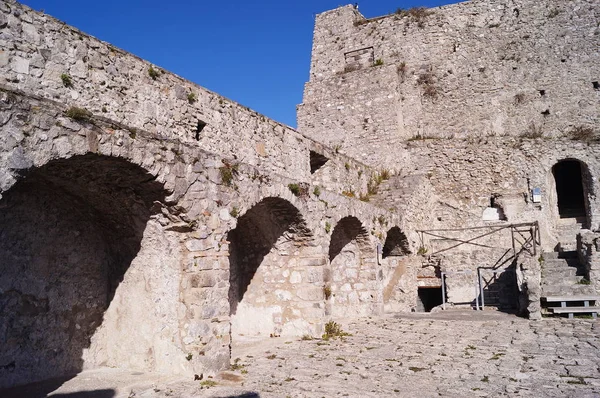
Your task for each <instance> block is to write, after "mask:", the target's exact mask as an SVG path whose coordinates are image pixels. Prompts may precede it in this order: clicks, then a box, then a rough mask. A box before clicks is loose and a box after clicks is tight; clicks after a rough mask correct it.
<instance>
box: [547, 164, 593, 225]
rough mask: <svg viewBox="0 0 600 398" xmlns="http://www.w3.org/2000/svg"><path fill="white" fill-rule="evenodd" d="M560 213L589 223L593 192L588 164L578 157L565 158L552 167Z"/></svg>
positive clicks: (560, 215) (563, 216)
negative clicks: (590, 196)
mask: <svg viewBox="0 0 600 398" xmlns="http://www.w3.org/2000/svg"><path fill="white" fill-rule="evenodd" d="M552 175H553V177H554V183H555V189H556V198H557V208H558V215H559V217H560V218H574V219H577V221H578V222H580V223H582V224H583V225H584V227H585V226H587V224H589V198H588V195H589V194H590V193H593V187H592V183H591V178H590V176H589V170H588V168H587V166H586V165H585V164H584V163H582V162H581V161H579V160H576V159H564V160H561V161H559V162H558V163H556V164H555V165H554V166H553V167H552Z"/></svg>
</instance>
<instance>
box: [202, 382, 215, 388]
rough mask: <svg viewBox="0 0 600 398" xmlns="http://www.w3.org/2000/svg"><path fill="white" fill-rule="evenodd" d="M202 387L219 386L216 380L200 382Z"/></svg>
mask: <svg viewBox="0 0 600 398" xmlns="http://www.w3.org/2000/svg"><path fill="white" fill-rule="evenodd" d="M200 385H201V386H202V387H206V388H211V387H214V386H216V385H217V382H216V381H214V380H204V381H201V382H200Z"/></svg>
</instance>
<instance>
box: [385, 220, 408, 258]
mask: <svg viewBox="0 0 600 398" xmlns="http://www.w3.org/2000/svg"><path fill="white" fill-rule="evenodd" d="M410 253H411V252H410V247H409V243H408V238H407V237H406V235H405V234H404V232H402V231H401V230H400V228H399V227H392V228H390V230H389V231H388V233H387V236H386V238H385V243H384V244H383V249H382V252H381V254H382V257H383V258H387V257H389V256H406V255H409V254H410Z"/></svg>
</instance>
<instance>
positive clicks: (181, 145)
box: [0, 0, 600, 388]
mask: <svg viewBox="0 0 600 398" xmlns="http://www.w3.org/2000/svg"><path fill="white" fill-rule="evenodd" d="M599 48H600V4H599V3H598V2H597V1H595V0H573V1H568V2H556V1H551V0H543V1H533V0H485V1H484V0H472V1H468V2H464V3H459V4H454V5H449V6H444V7H440V8H435V9H430V10H424V9H412V10H407V11H399V12H397V13H395V14H392V15H387V16H383V17H380V18H373V19H365V18H364V17H363V16H362V15H361V14H360V13H359V12H358V11H357V10H355V9H354V8H353V7H352V6H345V7H340V8H338V9H335V10H332V11H328V12H325V13H322V14H320V15H318V16H317V18H316V25H315V30H314V42H313V49H312V60H311V65H310V80H309V82H308V83H307V84H306V87H305V92H304V99H303V103H302V104H300V105H299V107H298V129H297V130H294V129H292V128H290V127H287V126H285V125H282V124H280V123H277V122H274V121H272V120H270V119H268V118H266V117H265V116H262V115H260V114H257V113H256V112H253V111H252V110H250V109H248V108H246V107H244V106H242V105H240V104H237V103H235V102H232V101H230V100H228V99H226V98H224V97H221V96H219V95H218V94H216V93H213V92H210V91H208V90H206V89H204V88H202V87H199V86H197V85H195V84H192V83H190V82H188V81H185V80H184V79H182V78H180V77H178V76H176V75H173V74H171V73H169V72H167V71H164V70H161V69H160V68H158V67H157V66H154V65H151V64H150V63H148V62H146V61H144V60H142V59H140V58H137V57H135V56H134V55H131V54H128V53H126V52H124V51H122V50H120V49H118V48H115V47H114V46H112V45H110V44H109V43H106V42H102V41H100V40H97V39H96V38H93V37H90V36H89V35H86V34H85V33H83V32H80V31H79V30H77V29H75V28H72V27H70V26H68V25H65V24H64V23H62V22H60V21H58V20H56V19H54V18H52V17H50V16H48V15H45V14H43V13H40V12H36V11H34V10H31V9H30V8H28V7H26V6H23V5H21V4H18V3H16V2H15V1H12V0H2V1H0V70H1V71H2V73H1V74H0V99H1V101H0V128H1V139H0V388H4V387H9V386H13V385H18V384H24V383H29V382H33V381H37V380H42V379H47V378H51V377H55V376H60V375H65V374H71V373H74V372H77V371H80V370H81V369H89V368H94V367H121V368H128V369H137V370H142V371H156V372H163V373H177V374H191V375H193V374H200V373H204V374H211V373H215V372H217V371H218V370H220V369H224V368H226V367H228V366H229V362H230V344H231V343H232V342H236V341H241V340H248V339H254V338H261V337H268V336H270V335H294V336H302V335H305V334H309V335H320V334H321V333H323V329H324V325H325V323H327V322H328V321H330V320H334V321H338V322H343V321H344V320H345V319H350V318H356V317H361V316H369V315H377V314H381V313H384V312H402V311H429V310H431V309H432V308H437V307H438V306H439V305H442V306H444V307H445V306H473V307H483V306H485V307H486V308H487V307H489V306H493V307H496V308H498V309H500V310H507V311H517V312H520V313H522V314H524V315H526V316H529V317H530V318H533V319H537V318H540V317H541V313H542V311H552V310H553V309H552V308H548V309H547V308H545V307H552V304H551V303H550V301H551V300H550V297H557V296H560V297H563V296H567V297H571V298H577V297H579V298H581V297H584V296H585V297H588V298H590V300H591V301H593V298H594V297H595V296H594V295H596V294H597V289H598V283H599V282H600V276H599V274H598V268H597V267H598V260H597V258H598V252H597V251H598V250H599V249H600V242H599V241H597V239H598V237H599V235H598V234H597V233H596V232H594V231H597V230H598V229H599V228H600V218H599V217H600V202H599V199H597V196H596V190H595V189H596V187H597V181H598V178H599V176H600V161H599V159H600V140H599V138H598V134H600V131H599V128H600V83H599V82H600V52H599V51H598V49H599ZM575 301H576V300H575ZM587 305H588V301H587V299H586V306H587ZM542 307H544V308H542ZM592 308H595V307H592ZM554 310H556V309H554ZM572 311H574V310H572ZM590 311H592V312H593V311H594V310H590ZM594 313H595V312H594Z"/></svg>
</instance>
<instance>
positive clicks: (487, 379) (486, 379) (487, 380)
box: [481, 376, 490, 383]
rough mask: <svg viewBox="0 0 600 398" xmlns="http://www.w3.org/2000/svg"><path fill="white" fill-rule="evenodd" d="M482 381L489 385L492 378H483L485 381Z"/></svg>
mask: <svg viewBox="0 0 600 398" xmlns="http://www.w3.org/2000/svg"><path fill="white" fill-rule="evenodd" d="M481 381H483V382H484V383H489V382H490V378H489V377H488V376H483V379H481Z"/></svg>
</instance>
